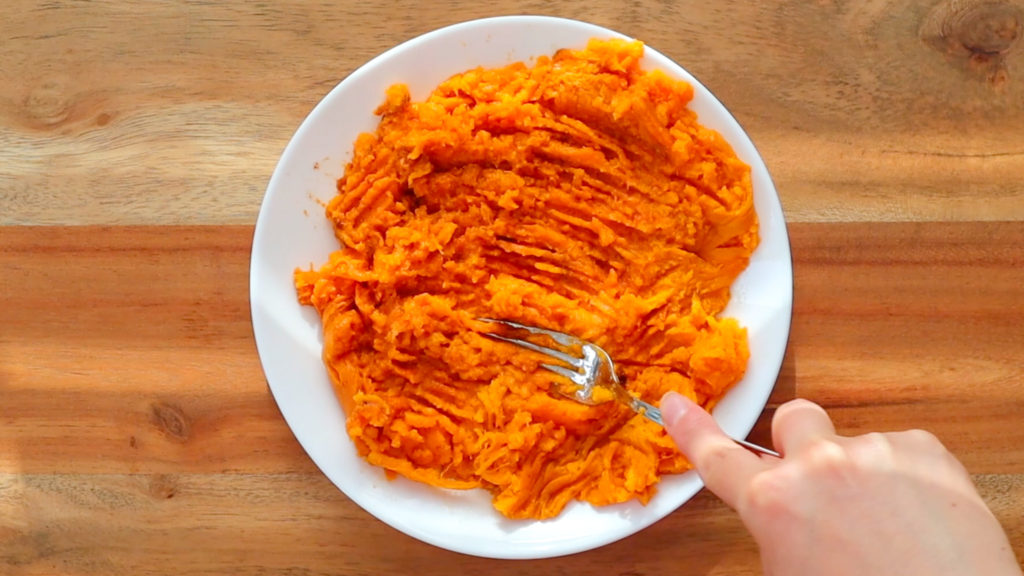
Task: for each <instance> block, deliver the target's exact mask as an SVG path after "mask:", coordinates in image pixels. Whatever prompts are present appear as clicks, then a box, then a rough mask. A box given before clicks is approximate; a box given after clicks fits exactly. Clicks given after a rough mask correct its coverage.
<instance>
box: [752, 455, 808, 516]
mask: <svg viewBox="0 0 1024 576" xmlns="http://www.w3.org/2000/svg"><path fill="white" fill-rule="evenodd" d="M798 485H799V478H796V477H794V475H793V473H792V469H787V468H784V467H779V468H775V469H772V470H766V471H764V472H761V473H760V474H757V475H755V476H754V477H753V478H751V480H750V483H749V484H748V485H747V487H746V490H745V491H744V492H743V493H742V494H741V495H740V499H739V502H738V507H739V509H740V512H746V513H750V514H753V515H756V516H765V517H778V516H780V515H783V514H786V513H788V511H789V509H790V508H791V507H792V506H793V505H794V503H795V502H797V501H799V495H798V494H794V492H795V491H798V489H797V490H795V487H797V486H798Z"/></svg>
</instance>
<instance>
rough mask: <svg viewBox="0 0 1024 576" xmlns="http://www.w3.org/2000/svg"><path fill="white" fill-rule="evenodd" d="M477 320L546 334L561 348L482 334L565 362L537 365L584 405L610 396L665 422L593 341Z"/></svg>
mask: <svg viewBox="0 0 1024 576" xmlns="http://www.w3.org/2000/svg"><path fill="white" fill-rule="evenodd" d="M479 320H480V321H482V322H487V323H489V324H497V325H499V326H503V327H506V328H511V329H512V330H514V331H517V332H519V333H521V334H524V335H526V336H538V335H539V336H546V337H548V338H550V339H551V340H552V341H553V342H554V343H555V344H556V345H558V346H559V347H560V348H561V349H558V348H552V347H549V346H543V345H540V344H537V343H535V342H531V341H529V340H526V339H525V338H510V337H508V336H504V335H501V334H495V333H486V334H485V335H486V336H487V337H489V338H493V339H494V340H500V341H502V342H508V343H509V344H515V345H516V346H520V347H522V348H526V349H528V350H533V351H534V352H539V353H541V354H544V355H546V356H548V357H550V358H553V359H555V360H558V361H559V362H562V363H564V364H566V366H563V365H559V364H541V366H543V367H544V368H546V369H547V370H550V371H551V372H554V373H555V374H558V375H560V376H563V377H564V378H565V379H566V380H568V381H569V385H562V386H558V387H556V391H557V392H558V393H559V394H561V395H562V396H565V397H567V398H570V399H572V400H575V401H577V402H579V403H581V404H586V405H588V406H596V405H597V404H603V403H605V402H608V401H610V400H613V399H614V400H618V401H620V402H623V403H625V404H626V405H627V406H629V407H630V408H632V409H633V411H634V412H636V413H637V414H640V415H642V416H644V417H646V418H647V419H648V420H650V421H652V422H655V423H657V424H659V425H661V426H664V425H665V422H664V421H663V420H662V418H661V410H658V408H657V407H655V406H652V405H651V404H649V403H647V402H644V401H643V400H641V399H639V398H637V397H635V396H633V395H632V394H630V393H629V392H627V391H626V388H625V387H624V386H623V385H622V382H620V381H619V376H618V375H617V374H616V373H615V362H613V361H612V357H611V356H609V355H608V353H607V352H605V350H604V349H603V348H601V347H600V346H598V345H597V344H594V343H593V342H588V341H586V340H583V339H581V338H577V337H576V336H573V335H571V334H566V333H564V332H556V331H554V330H548V329H545V328H539V327H537V326H527V325H525V324H520V323H518V322H512V321H509V320H496V319H494V318H479ZM569 350H578V351H579V352H578V353H579V356H577V355H574V354H572V353H570V352H569ZM599 390H604V391H606V392H609V393H610V394H604V395H602V394H598V395H596V396H595V391H599ZM732 440H733V441H734V442H736V443H737V444H739V445H740V446H743V447H744V448H747V449H748V450H751V451H754V452H760V453H761V454H767V455H769V456H774V457H776V458H779V457H780V456H779V453H778V452H776V451H774V450H769V449H768V448H765V447H763V446H758V445H757V444H753V443H750V442H747V441H746V440H740V439H738V438H733V439H732Z"/></svg>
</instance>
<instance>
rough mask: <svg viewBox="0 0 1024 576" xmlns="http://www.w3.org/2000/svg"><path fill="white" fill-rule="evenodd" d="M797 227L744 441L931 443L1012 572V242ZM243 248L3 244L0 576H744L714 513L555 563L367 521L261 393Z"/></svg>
mask: <svg viewBox="0 0 1024 576" xmlns="http://www.w3.org/2000/svg"><path fill="white" fill-rule="evenodd" d="M790 232H791V240H792V245H793V254H794V267H795V270H796V271H797V273H796V307H795V313H794V325H793V331H792V337H791V341H790V349H789V352H788V355H787V359H786V362H785V366H784V369H783V372H782V374H781V376H780V380H779V383H778V385H777V387H776V390H775V392H774V394H773V396H772V399H771V402H770V404H769V408H768V410H767V411H766V413H765V415H764V417H763V418H762V420H761V422H760V423H759V425H758V427H757V429H756V430H755V431H754V433H753V437H754V439H756V440H758V441H761V442H767V441H768V435H767V429H766V426H767V422H768V419H769V417H770V415H771V413H772V411H773V409H774V408H775V407H776V406H778V404H780V403H781V402H784V401H786V400H788V399H790V398H792V397H794V396H797V395H799V396H802V397H807V398H810V399H812V400H815V401H817V402H820V403H822V404H823V405H825V406H826V407H827V408H828V409H829V410H830V412H831V413H832V414H833V415H834V416H835V419H836V423H837V426H838V428H839V430H840V431H841V432H844V433H849V434H854V433H860V432H864V431H868V430H878V429H903V428H909V427H921V428H927V429H929V430H932V431H933V432H935V433H936V434H937V435H938V436H939V437H940V438H941V439H942V440H943V441H945V442H946V443H947V445H948V446H949V447H950V448H951V449H952V450H953V451H954V452H955V453H956V454H957V455H958V456H959V457H960V458H961V459H962V460H963V462H964V463H965V464H966V465H967V466H968V468H969V469H971V471H972V472H974V473H975V474H976V476H975V479H976V481H977V482H978V484H979V487H980V490H981V492H982V494H983V496H984V497H985V499H986V501H987V502H988V503H989V504H990V506H992V508H993V510H994V512H995V513H996V515H997V516H998V517H999V518H1000V520H1001V521H1002V522H1003V524H1004V526H1006V528H1007V530H1008V531H1009V533H1010V535H1011V538H1012V539H1013V541H1014V542H1015V546H1017V553H1018V555H1019V556H1024V546H1022V544H1021V543H1024V514H1021V503H1022V502H1024V450H1022V449H1021V446H1022V445H1024V431H1022V430H1021V427H1020V426H1019V421H1020V414H1021V413H1022V411H1024V394H1022V393H1021V388H1020V385H1019V383H1020V382H1021V380H1022V376H1024V375H1022V368H1021V367H1022V366H1024V350H1022V349H1021V348H1020V346H1019V345H1015V344H1016V343H1019V342H1021V341H1024V338H1022V337H1024V328H1022V326H1024V311H1022V310H1021V309H1020V307H1019V306H1018V305H1016V303H1017V302H1020V301H1022V298H1024V265H1022V264H1024V223H947V224H934V223H933V224H916V223H889V224H884V223H865V224H829V223H824V224H810V223H803V224H794V225H792V226H791V231H790ZM251 237H252V228H251V227H248V226H223V227H212V226H198V227H193V226H188V227H182V226H167V227H154V226H142V227H113V228H109V227H54V228H36V227H0V269H4V270H8V271H11V270H14V271H15V273H11V274H5V275H3V276H0V282H2V283H0V290H2V292H3V294H4V295H5V303H6V306H4V307H3V308H0V326H2V327H3V328H2V329H0V330H2V331H0V397H2V398H3V405H4V410H3V411H2V413H0V572H3V573H7V574H12V575H17V576H21V575H29V574H33V575H34V574H54V573H64V574H83V575H85V574H105V575H116V574H172V573H173V574H196V575H198V574H219V573H225V572H231V573H233V574H289V573H291V574H389V573H390V574H398V573H407V572H408V570H409V569H411V567H413V566H416V567H417V571H418V572H422V573H424V574H425V575H428V574H441V573H445V572H450V571H451V570H452V569H453V567H454V566H458V567H459V569H462V570H470V572H473V573H477V572H483V571H488V572H491V573H494V574H496V575H504V574H528V573H538V572H541V573H551V574H560V573H566V574H568V573H572V574H580V575H586V574H595V575H596V574H609V573H612V574H658V573H664V572H666V571H675V570H678V569H679V563H680V562H681V560H680V558H686V559H687V561H686V566H687V570H688V573H693V574H716V575H719V574H720V575H726V574H728V575H739V574H757V573H759V569H758V558H757V551H756V548H755V547H754V545H753V543H752V542H751V541H750V539H749V536H748V535H747V534H746V532H745V531H744V530H743V528H742V525H741V524H739V521H738V519H737V518H736V517H735V515H734V514H733V513H732V512H730V511H729V510H728V509H726V508H725V507H724V506H723V505H722V504H721V503H719V502H718V501H717V500H715V499H714V498H713V497H711V496H709V495H707V494H703V495H701V496H699V497H698V498H697V499H696V500H695V501H693V502H692V503H690V504H687V505H686V506H685V507H684V508H683V509H681V510H680V511H678V512H677V513H675V514H673V515H671V516H670V517H669V518H667V519H665V520H664V521H662V522H660V523H659V524H657V525H655V526H654V527H652V528H650V529H648V530H645V531H644V532H642V533H641V534H638V535H636V536H634V537H632V538H629V539H627V540H625V541H622V542H619V543H617V544H614V545H612V546H608V547H605V548H602V549H599V550H595V551H592V552H587V553H584V554H580V555H575V556H572V557H569V558H562V559H554V560H547V561H533V562H512V563H509V562H498V561H490V560H483V559H477V558H467V557H463V556H460V555H456V554H452V553H448V552H445V551H441V550H438V549H435V548H433V547H430V546H428V545H425V544H422V543H419V542H417V541H414V540H412V539H411V538H408V537H406V536H404V535H402V534H400V533H398V532H396V531H394V530H393V529H391V528H389V527H387V526H385V525H384V524H382V523H380V522H378V521H376V520H374V519H373V518H372V517H370V516H369V515H368V514H366V513H365V512H363V511H362V510H360V509H359V508H358V507H356V506H355V505H354V504H353V503H351V502H350V501H349V500H348V499H347V498H345V497H344V496H343V495H342V494H340V493H339V492H338V491H337V489H335V488H334V487H333V486H332V485H331V484H330V483H329V482H328V481H327V480H326V479H325V478H324V477H323V476H322V475H321V474H320V473H319V472H318V471H317V470H316V469H315V467H314V466H313V465H312V464H311V463H310V462H309V460H308V458H307V457H306V456H305V454H304V453H303V452H302V450H301V448H300V447H299V446H298V444H297V443H296V442H295V441H294V439H293V438H292V436H291V433H290V431H289V430H288V428H287V426H286V425H285V423H284V421H283V420H282V419H281V417H280V415H279V413H278V411H277V409H276V407H275V405H274V403H273V400H272V398H271V397H270V394H269V390H268V388H267V386H266V384H265V382H264V381H263V379H262V373H261V371H260V368H259V364H258V358H257V355H256V352H255V348H254V346H253V344H252V334H251V327H250V324H249V317H248V313H247V307H248V289H247V288H248V285H247V262H248V257H249V245H250V240H251ZM14 327H16V329H13V328H14ZM382 543H387V544H386V545H384V544H382ZM637 549H642V550H643V552H644V553H643V555H637V554H635V553H633V551H634V550H637Z"/></svg>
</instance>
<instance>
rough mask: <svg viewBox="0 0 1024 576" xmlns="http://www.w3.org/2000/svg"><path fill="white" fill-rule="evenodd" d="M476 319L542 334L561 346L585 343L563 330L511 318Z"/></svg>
mask: <svg viewBox="0 0 1024 576" xmlns="http://www.w3.org/2000/svg"><path fill="white" fill-rule="evenodd" d="M477 320H479V321H481V322H487V323H488V324H501V325H503V326H508V327H509V328H515V329H516V330H524V331H526V332H529V333H530V334H543V335H544V336H548V337H550V338H551V339H552V340H554V341H555V342H558V343H559V344H561V345H562V346H582V345H583V344H585V342H584V341H583V340H580V339H579V338H577V337H575V336H573V335H572V334H566V333H565V332H556V331H555V330H548V329H546V328H540V327H537V326H527V325H526V324H520V323H518V322H512V321H511V320H498V319H496V318H477Z"/></svg>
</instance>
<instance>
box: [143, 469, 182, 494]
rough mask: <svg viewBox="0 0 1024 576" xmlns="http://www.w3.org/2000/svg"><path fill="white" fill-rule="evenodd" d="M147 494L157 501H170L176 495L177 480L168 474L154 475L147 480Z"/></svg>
mask: <svg viewBox="0 0 1024 576" xmlns="http://www.w3.org/2000/svg"><path fill="white" fill-rule="evenodd" d="M149 493H150V495H151V496H153V498H156V499H157V500H170V499H171V498H174V496H175V495H176V494H177V493H178V480H177V478H176V477H174V476H171V475H168V474H154V475H153V476H152V477H150V479H149Z"/></svg>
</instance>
